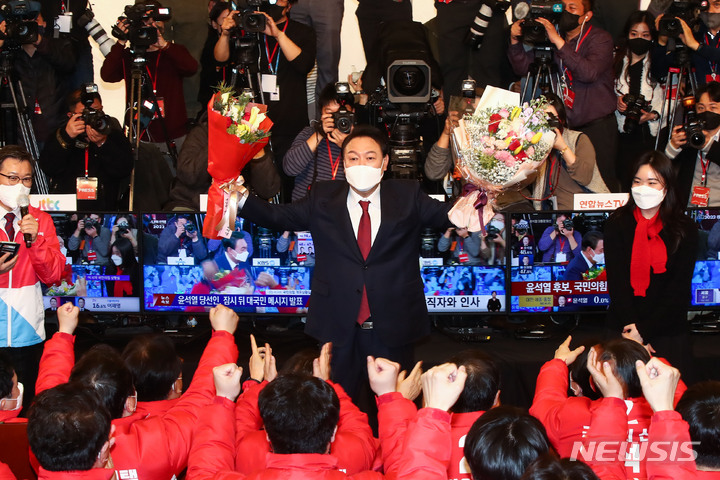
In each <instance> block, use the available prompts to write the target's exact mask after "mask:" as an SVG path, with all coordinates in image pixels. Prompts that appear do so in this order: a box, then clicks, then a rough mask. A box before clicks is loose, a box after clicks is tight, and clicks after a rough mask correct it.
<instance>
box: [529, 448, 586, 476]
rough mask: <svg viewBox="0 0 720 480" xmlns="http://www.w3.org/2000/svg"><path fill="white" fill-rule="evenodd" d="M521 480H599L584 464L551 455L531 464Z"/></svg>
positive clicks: (542, 456) (543, 456) (546, 455)
mask: <svg viewBox="0 0 720 480" xmlns="http://www.w3.org/2000/svg"><path fill="white" fill-rule="evenodd" d="M522 480H599V479H598V476H597V475H596V474H595V472H593V469H592V468H590V467H589V466H588V465H587V464H586V463H583V462H581V461H578V460H571V459H569V458H563V459H559V458H557V457H556V456H555V455H553V454H551V453H547V454H545V455H541V456H540V457H538V458H537V460H535V461H534V462H533V463H531V464H530V465H529V466H528V468H527V470H525V473H524V474H523V476H522Z"/></svg>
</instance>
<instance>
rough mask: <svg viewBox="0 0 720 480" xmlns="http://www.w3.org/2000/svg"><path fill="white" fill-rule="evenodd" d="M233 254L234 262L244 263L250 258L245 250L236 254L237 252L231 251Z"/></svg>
mask: <svg viewBox="0 0 720 480" xmlns="http://www.w3.org/2000/svg"><path fill="white" fill-rule="evenodd" d="M233 251H234V252H235V261H236V262H245V261H247V259H248V257H249V256H250V253H249V252H248V251H247V250H245V251H244V252H238V251H237V250H233Z"/></svg>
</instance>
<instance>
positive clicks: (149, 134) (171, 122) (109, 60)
mask: <svg viewBox="0 0 720 480" xmlns="http://www.w3.org/2000/svg"><path fill="white" fill-rule="evenodd" d="M152 4H153V5H154V6H155V8H154V9H148V10H147V11H146V13H145V16H144V18H143V20H142V24H143V25H144V26H146V27H147V26H151V27H154V28H155V29H156V30H157V42H155V43H154V44H153V45H150V46H149V47H148V48H147V52H146V53H144V54H142V57H143V58H144V59H145V61H146V68H145V69H144V73H147V78H146V80H147V82H146V87H148V88H144V89H143V97H144V100H148V99H149V100H154V101H155V103H156V105H155V106H156V107H157V109H158V113H157V115H156V117H155V118H154V119H153V120H152V121H151V122H150V125H149V126H148V128H147V130H146V131H145V133H144V134H143V136H142V140H144V141H149V142H153V143H156V144H157V146H158V148H160V151H162V152H167V150H168V149H167V145H166V143H165V142H166V141H170V142H171V143H173V142H174V144H175V146H176V148H177V150H178V151H179V150H181V148H182V143H183V141H184V139H185V135H186V134H187V127H186V123H187V117H188V116H187V109H186V107H185V97H184V94H183V78H184V77H190V76H192V75H193V74H195V72H196V71H197V69H198V63H197V61H196V60H195V59H194V58H193V57H192V56H191V55H190V52H188V50H187V48H185V47H184V46H182V45H178V44H176V43H168V42H167V41H166V40H165V38H163V33H164V31H165V22H164V21H162V20H154V19H153V16H154V15H155V13H154V12H155V11H156V10H157V9H158V8H160V7H161V5H160V3H159V2H157V1H153V3H152ZM140 5H144V4H143V3H137V4H136V7H139V6H140ZM148 7H149V4H148ZM126 8H127V7H126ZM129 27H130V25H129V22H128V20H127V19H124V18H122V17H121V19H120V20H118V22H117V28H118V29H119V30H120V31H121V32H122V33H123V34H125V35H126V36H127V34H128V32H129V30H130V28H129ZM132 28H133V29H136V28H139V26H138V25H133V26H132ZM127 43H129V42H127V41H126V40H122V39H118V41H117V43H116V44H115V45H113V47H112V48H111V49H110V53H109V54H108V56H107V57H105V61H104V62H103V65H102V68H101V69H100V77H101V78H102V79H103V81H105V82H108V83H115V82H120V81H122V80H125V89H126V98H127V101H128V103H132V102H134V100H133V99H131V98H130V94H131V92H130V88H131V86H132V81H131V78H130V75H131V72H132V71H133V58H134V55H133V53H132V51H131V50H132V49H134V48H135V46H134V45H132V43H131V44H130V45H129V48H125V46H126V44H127ZM151 94H152V95H151ZM153 97H154V98H153ZM160 117H161V118H162V120H161V118H160ZM162 122H164V124H165V128H163V124H162ZM166 133H167V135H166Z"/></svg>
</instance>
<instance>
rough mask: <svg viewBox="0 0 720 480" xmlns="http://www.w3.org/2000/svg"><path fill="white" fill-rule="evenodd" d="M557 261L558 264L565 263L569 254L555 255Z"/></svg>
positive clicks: (559, 253)
mask: <svg viewBox="0 0 720 480" xmlns="http://www.w3.org/2000/svg"><path fill="white" fill-rule="evenodd" d="M555 261H556V262H558V263H563V262H566V261H567V253H565V252H558V253H556V254H555Z"/></svg>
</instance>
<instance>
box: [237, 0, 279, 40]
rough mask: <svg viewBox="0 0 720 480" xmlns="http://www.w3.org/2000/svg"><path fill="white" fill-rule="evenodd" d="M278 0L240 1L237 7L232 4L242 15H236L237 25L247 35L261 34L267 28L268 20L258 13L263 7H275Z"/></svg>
mask: <svg viewBox="0 0 720 480" xmlns="http://www.w3.org/2000/svg"><path fill="white" fill-rule="evenodd" d="M276 1H277V0H240V1H239V3H238V4H237V5H236V4H235V2H230V4H231V6H232V8H233V10H238V11H239V12H240V13H238V14H237V15H235V25H236V26H237V28H238V29H242V30H244V31H245V33H260V32H262V31H263V30H265V27H266V26H267V19H266V18H265V15H263V14H262V13H258V11H260V10H261V8H262V7H263V5H273V4H275V2H276Z"/></svg>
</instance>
